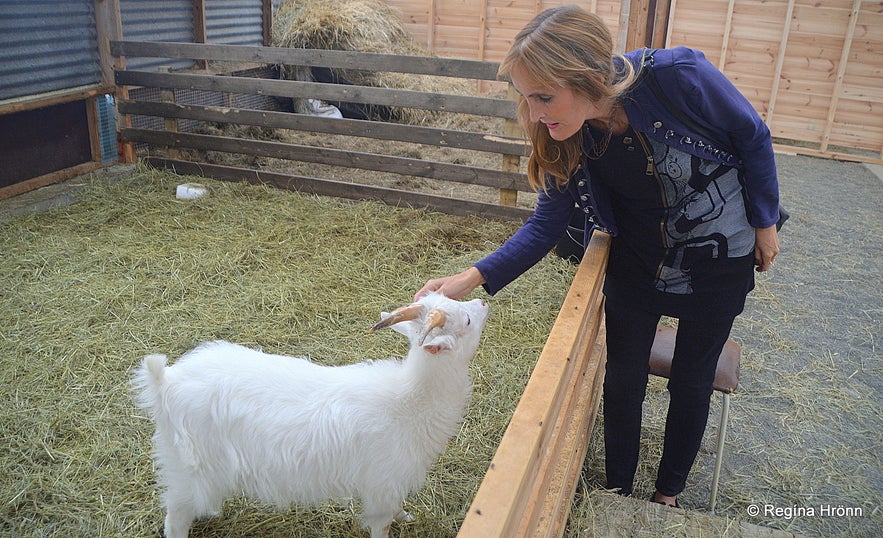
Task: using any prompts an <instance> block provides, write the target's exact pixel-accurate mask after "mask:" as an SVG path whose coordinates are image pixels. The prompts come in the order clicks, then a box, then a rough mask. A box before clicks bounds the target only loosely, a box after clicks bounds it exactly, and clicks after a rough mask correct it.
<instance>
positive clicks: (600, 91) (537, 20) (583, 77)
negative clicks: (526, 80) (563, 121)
mask: <svg viewBox="0 0 883 538" xmlns="http://www.w3.org/2000/svg"><path fill="white" fill-rule="evenodd" d="M617 56H618V57H619V58H621V59H622V62H621V64H620V65H621V68H619V69H618V68H617V64H616V63H615V62H614V54H613V37H612V36H611V34H610V30H609V29H608V28H607V26H606V25H605V24H604V22H603V21H602V20H601V18H600V17H598V16H597V15H595V14H594V13H589V12H588V11H586V10H585V9H583V8H581V7H579V6H574V5H563V6H559V7H553V8H549V9H546V10H544V11H542V12H541V13H540V14H539V15H537V16H536V17H534V19H533V20H532V21H530V22H529V23H528V24H527V26H525V27H524V28H523V29H522V30H521V31H520V32H519V33H518V35H517V36H516V37H515V42H514V43H513V44H512V47H511V48H510V49H509V52H508V53H507V54H506V57H505V58H504V59H503V61H502V63H501V64H500V69H499V74H500V76H502V77H509V76H510V75H511V73H512V69H513V68H514V67H515V66H518V67H519V68H520V69H522V70H524V72H525V73H526V74H527V76H528V77H530V78H531V79H532V81H535V82H539V83H541V84H542V85H543V86H547V87H562V88H564V87H566V88H569V89H571V90H572V91H573V92H574V93H576V94H577V95H581V96H582V97H585V98H587V99H589V100H590V101H592V102H596V103H597V102H599V101H603V100H605V99H609V98H619V97H621V96H622V95H623V94H624V93H625V91H626V90H627V89H628V87H629V86H630V85H631V84H632V82H633V81H634V80H635V78H636V73H635V70H634V68H633V67H632V65H631V63H630V62H628V61H627V60H625V58H623V57H622V56H620V55H617ZM518 121H519V123H521V126H522V128H523V129H524V131H525V133H526V134H527V136H528V138H529V139H530V141H531V144H532V146H533V150H532V151H531V154H530V158H529V159H528V163H527V175H528V179H529V180H530V184H531V186H532V187H533V188H534V189H537V190H540V189H544V188H546V186H547V184H546V179H545V178H546V176H547V175H550V176H551V177H552V178H553V181H554V184H555V186H556V187H557V188H559V189H562V188H564V185H566V184H567V181H568V179H569V178H570V175H571V174H572V173H573V171H574V170H575V169H576V167H577V165H578V164H579V162H580V158H581V156H582V151H583V135H582V130H580V131H578V132H577V133H576V134H575V135H573V136H571V137H570V138H568V139H566V140H562V141H557V140H554V139H553V138H552V137H551V136H549V131H548V129H546V127H545V126H543V125H542V124H541V123H539V122H531V121H530V109H529V108H528V104H527V101H526V100H525V99H524V98H523V97H522V96H518Z"/></svg>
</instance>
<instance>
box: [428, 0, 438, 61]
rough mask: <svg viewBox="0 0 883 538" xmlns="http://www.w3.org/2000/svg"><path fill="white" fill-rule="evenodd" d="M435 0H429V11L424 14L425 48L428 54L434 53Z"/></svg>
mask: <svg viewBox="0 0 883 538" xmlns="http://www.w3.org/2000/svg"><path fill="white" fill-rule="evenodd" d="M435 19H436V14H435V0H429V13H428V14H427V16H426V48H427V49H429V54H435V23H436V20H435Z"/></svg>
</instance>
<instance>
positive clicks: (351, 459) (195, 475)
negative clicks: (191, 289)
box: [132, 294, 488, 538]
mask: <svg viewBox="0 0 883 538" xmlns="http://www.w3.org/2000/svg"><path fill="white" fill-rule="evenodd" d="M419 303H420V304H422V306H423V309H422V315H421V316H420V318H419V319H415V320H409V321H402V322H399V323H396V324H395V325H392V328H393V329H394V330H396V331H397V332H399V333H401V334H404V335H405V336H407V337H408V339H409V341H410V342H411V347H410V349H409V351H408V355H407V356H406V357H405V358H404V359H403V360H396V359H387V360H376V361H366V362H362V363H359V364H352V365H347V366H336V367H332V366H321V365H318V364H314V363H312V362H310V361H309V360H307V359H305V358H297V357H286V356H281V355H269V354H266V353H262V352H260V351H256V350H253V349H248V348H246V347H242V346H239V345H236V344H231V343H229V342H224V341H215V342H207V343H204V344H202V345H200V346H199V347H197V348H196V349H194V350H192V351H190V352H188V353H186V354H185V355H184V356H182V357H181V358H180V359H179V360H178V361H177V362H176V363H175V364H174V365H172V366H167V365H166V362H167V359H166V357H165V356H164V355H148V356H146V357H144V359H143V361H142V365H141V367H140V368H139V369H137V371H136V372H135V375H134V376H133V380H132V385H133V389H134V391H135V400H136V403H137V404H138V405H139V406H140V407H141V408H143V409H145V410H147V411H148V412H149V415H150V417H151V418H152V419H153V420H154V421H155V422H156V432H155V434H154V436H153V444H154V459H155V461H156V465H157V482H158V485H159V486H160V487H161V488H162V489H163V490H164V491H163V494H162V503H163V505H164V507H165V510H166V518H165V525H164V530H165V536H166V538H185V537H186V536H187V535H188V533H189V529H190V526H191V524H192V522H193V520H194V519H195V518H198V517H205V516H209V515H215V514H217V513H219V512H220V509H221V505H222V503H223V500H224V499H225V498H227V497H231V496H236V495H244V496H247V497H251V498H256V499H259V500H261V501H263V502H266V503H271V504H274V505H276V506H278V507H280V508H284V507H287V506H290V505H291V504H295V503H298V504H303V505H310V504H316V503H319V502H322V501H324V500H327V499H331V498H348V497H355V498H359V499H361V501H362V507H363V515H362V524H363V525H364V526H366V527H368V528H369V529H370V530H371V538H385V537H386V536H387V535H388V530H389V525H390V523H391V522H392V520H393V518H394V517H395V516H396V515H397V514H400V513H402V514H404V512H402V503H403V501H404V500H405V498H406V497H407V495H408V494H410V493H412V492H414V491H416V490H419V489H420V488H421V487H422V486H423V483H424V481H425V477H426V472H427V471H428V470H429V468H430V467H431V465H432V464H433V463H434V462H435V461H436V460H437V458H438V456H439V455H440V454H441V452H442V451H443V450H444V448H445V446H446V445H447V442H448V441H449V440H450V438H451V437H452V436H453V435H454V434H455V433H456V431H457V429H458V427H459V424H460V422H461V420H462V419H463V415H464V413H465V409H466V405H467V403H468V400H469V395H470V393H471V389H472V384H471V381H470V378H469V370H468V363H469V361H470V359H471V358H472V356H473V355H474V354H475V351H476V349H477V347H478V343H479V339H480V336H481V331H482V328H483V326H484V323H485V320H486V319H487V313H488V308H487V305H486V304H485V303H484V302H483V301H480V300H477V299H476V300H473V301H468V302H458V301H453V300H450V299H447V298H445V297H444V296H442V295H439V294H430V295H428V296H426V297H424V298H422V299H421V300H420V301H419ZM433 309H440V310H443V311H445V313H446V322H445V324H444V326H443V327H439V328H436V329H433V330H432V331H431V332H430V333H429V335H428V337H427V338H426V341H425V343H424V344H423V345H422V346H421V345H419V344H418V343H417V342H418V340H419V339H420V338H421V337H422V336H425V335H421V334H420V333H421V327H422V320H423V318H425V316H426V314H427V313H428V312H429V311H431V310H433ZM387 315H388V314H386V313H383V314H382V317H386V316H387ZM405 515H406V514H405ZM406 516H407V515H406Z"/></svg>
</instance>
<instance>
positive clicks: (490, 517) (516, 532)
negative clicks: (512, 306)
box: [457, 232, 610, 538]
mask: <svg viewBox="0 0 883 538" xmlns="http://www.w3.org/2000/svg"><path fill="white" fill-rule="evenodd" d="M609 249H610V236H608V235H607V234H604V233H601V232H595V233H594V234H592V239H591V242H590V243H589V247H588V249H587V250H586V254H585V256H584V257H583V259H582V262H581V263H580V266H579V269H578V270H577V273H576V275H575V276H574V278H573V283H572V284H571V286H570V290H569V291H568V293H567V297H566V298H565V299H564V304H563V305H562V306H561V311H560V312H559V314H558V319H556V320H555V325H554V326H553V327H552V331H551V332H550V333H549V338H548V339H547V340H546V344H545V346H544V347H543V351H542V353H541V354H540V357H539V359H538V360H537V364H536V366H535V367H534V370H533V373H532V374H531V377H530V380H528V383H527V386H526V387H525V389H524V393H523V394H522V396H521V399H520V400H519V402H518V406H517V407H516V408H515V413H514V414H513V416H512V420H511V421H510V422H509V426H508V428H507V429H506V433H505V434H504V435H503V439H502V440H501V441H500V445H499V447H498V448H497V452H496V454H495V455H494V457H493V459H492V460H491V464H490V468H489V469H488V472H487V474H486V475H485V477H484V480H483V481H482V483H481V486H480V487H479V489H478V492H477V493H476V495H475V498H474V499H473V500H472V504H471V505H470V506H469V512H468V513H467V514H466V518H465V519H464V521H463V525H462V526H461V527H460V532H459V534H458V535H457V536H458V538H511V537H513V536H518V537H520V538H529V537H537V538H539V537H544V538H553V537H554V538H560V537H561V536H563V534H564V529H565V525H566V524H567V516H568V514H569V513H570V507H571V502H572V500H573V494H574V491H575V488H576V483H577V480H578V479H579V474H580V472H581V471H582V466H583V460H584V459H585V456H586V450H587V447H588V442H589V436H590V435H591V432H592V427H593V426H594V423H595V417H596V415H597V412H598V405H599V403H600V398H601V392H602V384H603V381H604V362H605V358H606V356H607V355H606V346H605V344H604V342H605V331H604V323H603V318H604V316H603V294H602V293H601V285H602V283H603V281H604V274H605V272H606V269H607V253H608V251H609Z"/></svg>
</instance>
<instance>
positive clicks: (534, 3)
mask: <svg viewBox="0 0 883 538" xmlns="http://www.w3.org/2000/svg"><path fill="white" fill-rule="evenodd" d="M386 1H387V3H388V4H389V5H391V6H394V7H396V8H398V9H399V10H400V11H401V12H402V20H403V21H404V25H405V29H407V30H408V31H409V32H411V34H413V35H414V37H415V39H416V40H417V42H418V43H419V44H421V45H422V46H424V47H425V48H426V49H427V50H428V51H429V52H430V53H431V54H434V55H438V56H444V57H447V58H473V59H478V60H490V61H495V62H499V61H500V60H502V59H503V56H504V55H505V54H506V51H507V50H508V49H509V45H511V43H512V39H513V38H514V37H515V34H517V33H518V31H519V30H521V29H522V28H523V27H524V25H525V24H527V23H528V21H530V20H531V19H532V18H533V17H534V16H535V15H536V14H537V13H539V12H540V11H542V10H543V9H546V8H549V7H553V6H558V5H561V4H577V5H581V6H583V7H585V8H586V9H588V10H590V11H594V12H596V13H598V14H599V15H600V16H601V18H602V19H604V22H606V23H607V25H608V26H609V27H610V29H611V31H612V32H614V39H616V37H617V36H616V32H617V28H619V25H620V21H619V19H620V4H621V2H620V1H618V0H590V1H572V2H567V1H544V0H480V1H467V0H386ZM626 3H628V2H626ZM430 21H431V23H430Z"/></svg>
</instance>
